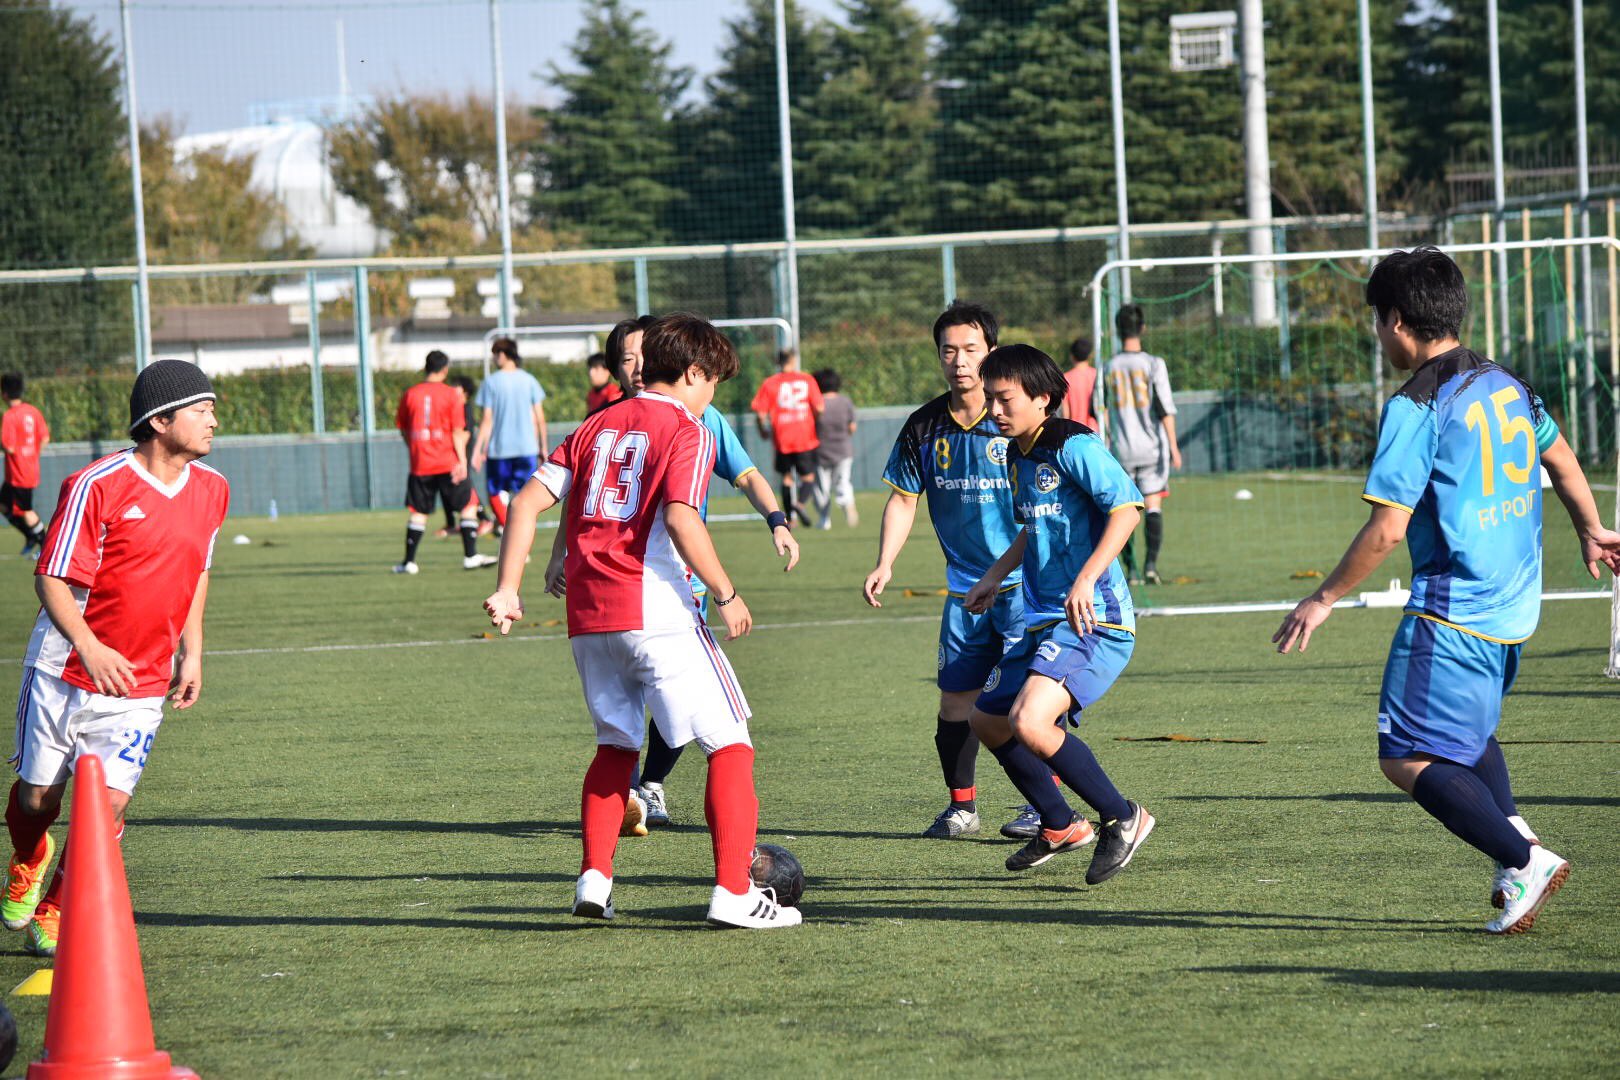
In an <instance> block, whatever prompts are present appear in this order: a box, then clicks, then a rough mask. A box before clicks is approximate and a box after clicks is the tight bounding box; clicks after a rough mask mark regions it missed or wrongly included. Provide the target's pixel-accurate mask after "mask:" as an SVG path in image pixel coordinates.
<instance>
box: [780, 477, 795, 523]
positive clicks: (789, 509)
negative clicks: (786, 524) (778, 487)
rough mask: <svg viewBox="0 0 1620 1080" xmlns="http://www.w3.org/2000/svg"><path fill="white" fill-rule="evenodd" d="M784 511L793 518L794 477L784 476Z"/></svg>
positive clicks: (790, 518) (789, 517) (789, 518)
mask: <svg viewBox="0 0 1620 1080" xmlns="http://www.w3.org/2000/svg"><path fill="white" fill-rule="evenodd" d="M782 513H784V514H786V515H787V516H788V520H789V521H792V520H793V479H792V477H788V476H784V477H782Z"/></svg>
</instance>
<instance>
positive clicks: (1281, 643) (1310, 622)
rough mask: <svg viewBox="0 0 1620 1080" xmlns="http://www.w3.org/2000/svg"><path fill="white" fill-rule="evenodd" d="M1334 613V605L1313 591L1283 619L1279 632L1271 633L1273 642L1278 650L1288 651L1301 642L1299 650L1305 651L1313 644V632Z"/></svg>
mask: <svg viewBox="0 0 1620 1080" xmlns="http://www.w3.org/2000/svg"><path fill="white" fill-rule="evenodd" d="M1331 614H1333V605H1332V604H1330V603H1328V602H1327V601H1325V600H1323V599H1321V598H1320V597H1318V596H1317V595H1316V594H1314V593H1312V594H1311V595H1310V596H1307V597H1306V598H1305V599H1303V600H1301V601H1300V602H1299V604H1298V605H1297V606H1296V607H1295V608H1294V610H1293V611H1290V612H1289V613H1288V617H1287V618H1286V619H1284V620H1283V621H1282V625H1281V626H1279V627H1278V628H1277V632H1276V633H1275V634H1272V635H1271V641H1272V644H1274V645H1276V646H1277V651H1278V652H1280V653H1286V652H1287V651H1288V650H1289V649H1291V648H1293V647H1294V643H1295V642H1296V641H1297V642H1299V651H1300V652H1304V651H1305V650H1306V649H1307V648H1308V647H1309V646H1310V644H1311V632H1312V631H1313V630H1315V629H1316V628H1317V627H1319V626H1321V625H1322V624H1323V623H1325V622H1327V617H1328V616H1329V615H1331Z"/></svg>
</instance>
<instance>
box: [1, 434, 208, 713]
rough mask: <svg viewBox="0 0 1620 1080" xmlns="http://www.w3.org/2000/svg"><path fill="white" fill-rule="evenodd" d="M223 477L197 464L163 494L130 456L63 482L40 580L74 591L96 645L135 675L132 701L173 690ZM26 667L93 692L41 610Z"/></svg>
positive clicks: (205, 562)
mask: <svg viewBox="0 0 1620 1080" xmlns="http://www.w3.org/2000/svg"><path fill="white" fill-rule="evenodd" d="M230 501H231V490H230V485H229V484H227V483H226V482H225V478H224V477H223V476H221V475H220V474H219V473H218V472H216V471H214V470H213V469H211V468H209V467H208V466H207V465H204V464H203V463H202V462H200V461H193V462H192V463H191V464H189V465H187V466H186V468H185V470H184V471H182V472H181V474H180V478H179V479H178V480H176V481H175V482H174V483H173V484H172V485H168V486H165V485H164V484H162V483H160V482H159V481H158V479H157V477H155V476H153V475H152V474H151V473H149V472H147V471H146V470H145V469H144V468H142V467H141V465H140V463H139V462H138V461H136V460H135V451H134V450H123V451H120V452H119V453H116V454H112V455H111V456H109V457H104V458H102V459H101V460H100V461H97V462H94V463H92V464H90V465H87V466H85V467H84V468H82V469H80V470H79V471H78V472H76V473H74V474H73V475H72V476H70V477H68V478H67V479H66V480H64V481H62V492H61V495H60V496H59V497H58V499H57V502H56V514H55V516H53V517H52V518H51V529H50V533H49V534H48V535H47V536H46V538H45V547H44V550H43V551H42V552H41V553H40V556H39V565H38V566H37V567H35V569H34V572H35V573H36V574H47V575H49V576H51V577H57V578H61V579H62V580H64V581H66V582H67V583H68V584H69V585H71V586H72V587H73V595H74V596H75V597H76V598H77V599H78V601H79V606H80V609H81V610H82V611H83V612H84V621H85V622H86V623H88V624H89V625H90V629H91V630H93V631H95V635H96V638H97V639H98V640H99V641H100V642H101V643H102V644H103V645H106V646H108V647H109V648H113V649H116V650H118V652H119V653H120V654H121V655H122V656H123V657H124V659H126V660H128V661H129V662H130V664H131V665H132V666H133V667H134V669H135V690H134V692H133V693H132V694H131V695H130V696H131V697H138V698H139V697H161V696H162V695H163V694H165V693H166V692H167V691H168V689H169V681H170V677H171V676H172V674H173V670H174V651H175V647H176V646H177V645H178V644H179V642H180V631H181V630H182V629H184V627H185V624H186V616H187V615H188V614H189V613H190V612H191V599H192V597H193V596H195V595H196V593H197V579H198V578H199V577H201V576H202V572H203V571H204V570H206V569H208V567H209V565H210V564H211V563H212V562H213V557H214V540H215V538H216V537H218V536H219V527H220V525H221V524H222V523H223V522H224V521H225V513H226V511H227V510H228V509H229V507H230ZM23 664H24V665H25V666H27V667H33V668H38V669H39V670H40V671H44V672H47V673H48V674H51V675H55V676H56V677H57V678H59V679H62V680H63V681H64V682H68V683H72V684H73V685H74V686H77V687H79V688H80V689H82V690H89V691H90V692H91V693H95V692H96V684H95V683H94V682H93V681H92V680H91V678H90V675H89V673H88V672H86V671H85V669H84V664H83V663H82V662H81V661H80V660H79V654H78V652H77V651H76V650H75V649H74V648H73V646H72V645H71V644H70V643H69V642H68V640H67V638H65V637H63V636H62V633H61V631H59V630H57V629H56V624H55V623H53V622H51V619H50V616H49V615H47V614H46V613H45V611H44V609H43V608H42V609H41V610H40V613H39V616H38V618H36V619H35V620H34V632H33V634H32V635H31V636H30V637H29V639H28V653H27V656H26V657H25V658H24V660H23Z"/></svg>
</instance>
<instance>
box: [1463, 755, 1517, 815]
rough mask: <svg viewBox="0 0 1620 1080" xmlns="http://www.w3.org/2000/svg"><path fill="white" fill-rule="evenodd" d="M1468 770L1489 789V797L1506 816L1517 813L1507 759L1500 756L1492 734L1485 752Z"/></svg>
mask: <svg viewBox="0 0 1620 1080" xmlns="http://www.w3.org/2000/svg"><path fill="white" fill-rule="evenodd" d="M1469 771H1470V772H1472V773H1473V774H1474V775H1475V776H1477V777H1479V778H1480V780H1481V781H1482V782H1483V783H1484V784H1485V786H1486V787H1488V788H1490V789H1491V798H1493V799H1495V800H1496V805H1497V807H1498V808H1499V809H1500V810H1501V811H1502V813H1504V814H1506V815H1507V816H1508V817H1513V816H1515V815H1516V814H1518V812H1519V807H1518V804H1517V803H1515V802H1514V801H1513V785H1512V784H1511V783H1509V782H1508V771H1507V759H1506V758H1504V757H1503V756H1502V746H1501V744H1500V743H1498V742H1497V741H1496V737H1495V736H1494V735H1493V736H1491V738H1490V739H1489V740H1487V741H1486V743H1485V753H1484V754H1483V755H1481V757H1480V759H1479V760H1478V761H1476V762H1475V763H1474V767H1473V768H1472V769H1470V770H1469Z"/></svg>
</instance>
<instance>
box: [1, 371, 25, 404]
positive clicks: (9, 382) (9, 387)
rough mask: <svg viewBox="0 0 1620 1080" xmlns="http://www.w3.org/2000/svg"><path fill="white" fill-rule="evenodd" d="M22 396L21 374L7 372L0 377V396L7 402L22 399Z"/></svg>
mask: <svg viewBox="0 0 1620 1080" xmlns="http://www.w3.org/2000/svg"><path fill="white" fill-rule="evenodd" d="M22 394H23V377H22V375H21V374H19V373H18V372H15V371H8V372H6V373H5V374H4V375H0V395H3V396H4V397H5V399H6V400H7V401H11V400H14V399H16V398H20V397H22Z"/></svg>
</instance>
